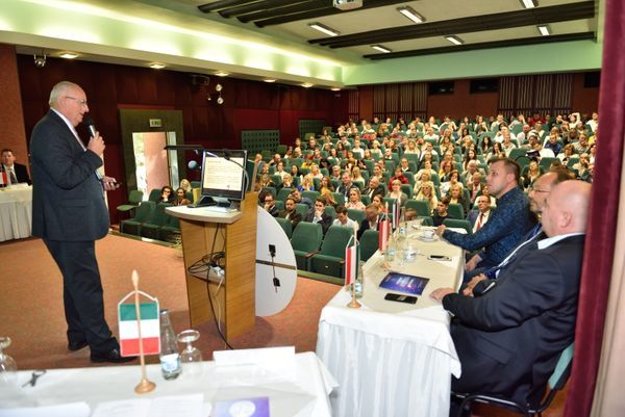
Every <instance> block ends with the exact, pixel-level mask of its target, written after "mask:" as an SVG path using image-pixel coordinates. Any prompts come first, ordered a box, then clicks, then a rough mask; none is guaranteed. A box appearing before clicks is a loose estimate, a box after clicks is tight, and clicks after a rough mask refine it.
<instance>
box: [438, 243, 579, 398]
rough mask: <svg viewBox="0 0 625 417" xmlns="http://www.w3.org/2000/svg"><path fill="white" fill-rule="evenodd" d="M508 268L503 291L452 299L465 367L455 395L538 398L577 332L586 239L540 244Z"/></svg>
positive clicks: (501, 280) (447, 301) (500, 285)
mask: <svg viewBox="0 0 625 417" xmlns="http://www.w3.org/2000/svg"><path fill="white" fill-rule="evenodd" d="M527 246H529V247H528V248H527V249H526V250H525V251H524V252H523V253H521V251H523V249H521V250H519V255H518V256H517V257H516V259H514V260H512V261H511V262H510V263H509V264H508V265H506V266H505V267H504V268H503V269H502V270H501V271H500V273H499V277H498V279H497V284H496V286H495V287H494V288H493V289H492V290H491V291H489V292H487V293H486V294H484V295H482V296H480V297H475V298H471V297H465V296H462V295H460V294H449V295H447V296H445V297H444V298H443V306H444V307H445V309H446V310H448V311H449V312H451V313H453V314H454V315H455V318H454V320H453V322H452V326H451V335H452V338H453V340H454V344H455V346H456V350H457V352H458V355H459V357H460V362H461V363H462V375H461V377H460V379H456V378H453V379H452V389H453V390H454V391H455V392H480V393H488V394H499V395H505V396H508V397H511V398H514V399H516V400H517V401H521V402H524V401H531V402H532V403H534V402H536V401H537V398H538V397H540V396H541V394H542V393H543V392H544V389H545V386H546V384H547V380H548V378H549V376H550V375H551V373H552V372H553V369H554V368H555V364H556V362H557V360H558V357H559V354H560V353H561V351H562V350H563V349H564V348H565V347H567V346H568V345H569V344H570V343H571V342H572V341H573V336H574V331H575V318H576V313H577V297H578V287H579V277H580V274H581V263H582V254H583V250H584V236H583V235H576V236H569V237H566V238H564V239H562V240H560V241H559V242H556V243H554V244H552V245H551V246H549V247H546V248H543V249H538V248H537V247H536V244H535V243H534V244H528V245H527Z"/></svg>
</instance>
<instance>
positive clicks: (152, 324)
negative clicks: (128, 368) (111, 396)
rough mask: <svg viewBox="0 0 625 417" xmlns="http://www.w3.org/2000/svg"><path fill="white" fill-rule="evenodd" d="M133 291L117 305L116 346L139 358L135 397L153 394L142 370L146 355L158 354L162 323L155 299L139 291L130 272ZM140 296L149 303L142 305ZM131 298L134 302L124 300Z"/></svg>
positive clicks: (134, 272) (159, 351)
mask: <svg viewBox="0 0 625 417" xmlns="http://www.w3.org/2000/svg"><path fill="white" fill-rule="evenodd" d="M132 286H133V287H134V290H133V291H130V292H129V293H128V294H127V295H126V296H125V297H124V298H122V299H121V301H120V302H119V303H118V304H117V313H118V317H119V347H120V349H119V350H120V353H121V355H122V356H139V359H140V361H141V381H139V384H137V386H136V387H135V392H136V393H137V394H145V393H148V392H150V391H153V390H154V388H156V384H155V383H154V382H152V381H150V380H149V379H148V377H147V373H146V370H145V355H156V354H159V353H161V325H160V324H161V323H160V318H159V317H160V316H159V308H158V300H157V299H156V297H152V296H151V295H149V294H146V293H144V292H143V291H139V273H138V272H137V271H136V270H135V271H132ZM140 296H143V297H145V298H147V299H148V300H149V301H150V302H147V303H141V302H140V301H139V297H140ZM130 297H133V301H134V302H133V303H127V304H124V301H126V300H127V299H129V298H130Z"/></svg>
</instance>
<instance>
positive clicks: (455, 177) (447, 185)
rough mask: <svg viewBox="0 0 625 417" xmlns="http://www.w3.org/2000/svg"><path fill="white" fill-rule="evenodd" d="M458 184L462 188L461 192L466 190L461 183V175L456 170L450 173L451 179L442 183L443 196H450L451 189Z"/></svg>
mask: <svg viewBox="0 0 625 417" xmlns="http://www.w3.org/2000/svg"><path fill="white" fill-rule="evenodd" d="M456 184H457V185H459V186H460V189H461V190H462V189H464V185H463V184H462V182H460V173H459V172H458V170H456V169H454V170H453V171H451V172H450V173H449V178H448V179H447V180H445V182H442V183H441V186H440V191H441V195H448V194H449V190H450V189H451V187H452V186H454V185H456Z"/></svg>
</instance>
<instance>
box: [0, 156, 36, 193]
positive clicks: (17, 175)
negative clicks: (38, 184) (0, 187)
mask: <svg viewBox="0 0 625 417" xmlns="http://www.w3.org/2000/svg"><path fill="white" fill-rule="evenodd" d="M0 155H1V157H2V165H0V171H2V172H5V173H6V176H7V180H8V181H9V184H19V183H20V182H25V183H27V184H29V185H30V184H32V183H31V181H30V177H29V176H28V169H26V165H22V164H18V163H16V162H15V154H13V151H12V150H11V149H8V148H5V149H3V150H2V152H1V154H0Z"/></svg>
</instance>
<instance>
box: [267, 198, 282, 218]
mask: <svg viewBox="0 0 625 417" xmlns="http://www.w3.org/2000/svg"><path fill="white" fill-rule="evenodd" d="M263 202H264V204H263V207H265V210H266V211H267V213H269V214H271V215H272V216H273V217H278V215H279V214H280V212H279V210H278V207H276V201H275V198H274V197H273V194H271V193H265V197H264V199H263Z"/></svg>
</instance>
